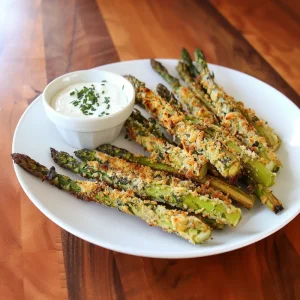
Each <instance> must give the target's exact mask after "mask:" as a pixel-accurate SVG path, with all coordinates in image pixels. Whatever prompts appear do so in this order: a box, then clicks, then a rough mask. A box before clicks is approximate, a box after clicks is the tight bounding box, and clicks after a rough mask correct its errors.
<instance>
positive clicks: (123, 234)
mask: <svg viewBox="0 0 300 300" xmlns="http://www.w3.org/2000/svg"><path fill="white" fill-rule="evenodd" d="M161 61H162V62H163V63H164V65H165V66H166V67H167V68H168V69H169V70H170V71H171V72H172V73H174V75H175V74H176V71H175V66H176V63H177V60H161ZM210 67H211V70H212V71H213V72H214V74H215V76H216V79H217V81H218V82H219V83H220V84H221V85H222V86H225V87H226V91H228V93H229V94H232V95H233V96H235V97H236V98H237V99H240V100H242V101H244V102H245V104H246V106H249V107H251V108H254V109H255V110H256V112H257V113H258V115H259V116H261V117H262V118H264V119H266V120H268V121H269V123H270V125H271V126H272V127H274V128H275V129H276V131H277V132H278V133H279V135H280V136H281V138H282V139H283V144H282V146H281V148H280V149H279V151H278V156H279V157H280V159H281V160H282V162H283V165H284V167H283V168H282V170H280V172H279V174H278V178H277V182H276V184H275V186H274V188H273V191H274V193H275V195H276V196H277V197H278V198H279V199H281V200H282V201H283V203H284V207H285V210H284V211H283V212H281V213H280V214H279V215H275V214H274V213H272V212H271V211H269V210H268V209H267V207H264V206H262V205H260V203H258V201H257V203H256V205H255V207H254V208H253V209H252V210H251V211H247V210H244V209H243V218H242V220H241V222H240V224H239V225H238V227H237V228H236V229H232V228H226V229H225V230H223V231H221V232H217V231H216V232H214V233H213V240H209V241H207V242H206V243H205V244H203V245H192V244H189V243H188V242H187V241H185V240H183V239H181V238H179V237H177V236H176V235H171V234H168V233H165V232H163V231H162V230H161V229H160V228H154V227H149V226H148V225H147V224H146V223H144V222H143V221H141V220H140V219H138V218H136V217H133V216H129V215H125V214H122V213H121V212H119V211H116V210H114V209H111V208H108V207H104V206H101V205H99V204H96V203H88V202H83V201H79V200H77V199H76V198H74V197H73V196H71V195H69V194H67V193H66V192H62V191H60V190H58V189H56V188H54V187H52V186H50V185H49V184H47V183H42V182H41V181H40V180H38V179H36V178H34V177H33V176H31V175H29V174H27V173H26V172H25V171H24V170H22V169H21V168H20V167H19V166H15V171H16V174H17V177H18V179H19V181H20V184H21V186H22V187H23V189H24V191H25V192H26V194H27V195H28V197H29V198H30V199H31V200H32V202H33V203H34V204H35V205H36V206H37V207H38V208H39V209H40V210H41V211H42V212H43V213H44V214H45V215H46V216H47V217H48V218H50V219H51V220H52V221H53V222H55V223H56V224H58V225H59V226H61V227H62V228H64V229H65V230H67V231H69V232H70V233H72V234H74V235H76V236H78V237H80V238H82V239H84V240H87V241H89V242H91V243H93V244H96V245H99V246H102V247H105V248H108V249H111V250H114V251H119V252H123V253H128V254H133V255H140V256H147V257H158V258H188V257H199V256H207V255H213V254H218V253H223V252H227V251H231V250H234V249H237V248H240V247H243V246H246V245H249V244H252V243H254V242H256V241H258V240H260V239H263V238H265V237H266V236H268V235H270V234H271V233H273V232H275V231H277V230H278V229H280V228H282V227H283V226H284V225H286V224H287V223H288V222H290V221H291V220H292V219H293V218H294V217H295V216H296V215H297V214H298V213H299V211H300V185H299V182H300V111H299V109H298V108H297V107H296V106H295V105H294V104H293V103H292V102H291V101H290V100H289V99H287V98H286V97H285V96H284V95H283V94H281V93H280V92H278V91H277V90H275V89H274V88H272V87H271V86H269V85H267V84H265V83H264V82H262V81H260V80H257V79H255V78H253V77H251V76H248V75H246V74H243V73H240V72H238V71H234V70H231V69H228V68H224V67H220V66H215V65H211V66H210ZM99 69H103V70H107V71H111V72H115V73H118V74H121V75H125V74H129V73H130V74H132V75H134V76H136V77H137V78H139V79H141V80H142V81H145V82H146V83H147V86H148V87H149V88H152V89H154V88H155V87H156V85H157V84H158V83H159V82H163V80H162V79H161V78H160V77H159V76H158V75H157V74H156V73H155V72H154V71H153V70H152V69H151V67H150V63H149V60H136V61H128V62H120V63H115V64H110V65H106V66H101V67H99ZM115 145H117V146H120V147H124V148H126V149H128V150H130V151H132V152H136V153H137V152H139V153H144V151H143V150H142V149H141V147H139V146H138V145H137V144H136V143H135V142H129V141H127V140H125V139H124V132H123V133H122V134H121V136H119V138H118V139H117V141H116V142H115ZM49 147H54V148H56V149H57V150H64V151H67V152H70V153H72V152H73V151H74V150H75V149H73V148H72V147H70V146H68V145H67V144H66V143H64V141H63V140H62V139H61V138H60V136H59V134H58V133H57V131H56V129H55V127H54V126H53V124H52V123H50V121H49V120H48V119H47V118H46V115H45V113H44V110H43V107H42V101H41V97H38V98H37V99H36V100H35V101H34V102H33V103H32V104H31V105H30V106H29V107H28V108H27V110H26V111H25V113H24V114H23V116H22V118H21V119H20V121H19V124H18V126H17V128H16V131H15V135H14V140H13V149H12V151H13V152H19V153H24V154H27V155H29V156H31V157H32V158H33V159H35V160H37V161H38V162H40V163H42V164H44V165H46V166H47V167H50V166H52V165H54V163H53V161H52V160H51V157H50V154H49ZM57 170H58V172H61V173H64V174H69V175H70V176H71V177H73V178H75V177H74V175H73V174H71V173H69V172H67V171H66V170H63V169H61V168H59V167H57Z"/></svg>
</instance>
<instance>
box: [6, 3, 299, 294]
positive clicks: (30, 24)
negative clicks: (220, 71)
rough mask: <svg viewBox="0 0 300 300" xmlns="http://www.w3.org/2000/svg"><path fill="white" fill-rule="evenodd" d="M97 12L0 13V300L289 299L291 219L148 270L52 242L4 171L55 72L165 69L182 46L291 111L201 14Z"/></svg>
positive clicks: (237, 44) (204, 9) (69, 7)
mask: <svg viewBox="0 0 300 300" xmlns="http://www.w3.org/2000/svg"><path fill="white" fill-rule="evenodd" d="M97 2H98V5H99V7H100V9H101V12H102V15H101V13H99V10H98V7H97V5H96V3H95V1H93V0H87V1H84V0H69V1H59V0H53V1H52V0H51V1H50V0H42V1H35V0H31V1H21V2H17V1H16V2H14V1H10V0H6V1H1V2H0V8H1V9H0V14H1V13H2V12H4V13H2V17H0V25H1V27H0V28H1V29H0V65H1V70H2V72H1V74H0V81H1V85H0V92H1V95H2V97H1V99H0V108H1V110H0V125H1V126H0V134H1V136H2V137H3V138H2V139H1V140H0V149H1V150H2V149H3V151H1V153H0V154H1V156H0V157H1V158H2V160H1V162H2V168H1V170H2V171H0V190H1V194H0V200H1V204H3V205H1V207H0V214H1V217H2V216H4V218H0V224H1V226H0V228H1V229H0V254H1V257H2V259H1V260H0V281H1V284H0V295H1V296H2V298H5V299H24V298H27V299H64V298H66V297H67V289H66V287H68V290H69V298H70V299H155V300H156V299H169V298H172V299H216V298H217V299H246V300H247V299H299V298H300V292H299V291H300V289H299V286H300V285H299V283H300V277H299V274H300V273H299V267H300V266H299V262H300V260H299V253H300V242H299V237H298V234H297V232H298V228H299V224H300V223H299V222H300V217H297V218H296V219H295V220H294V221H292V222H291V223H290V224H289V225H288V226H286V227H285V228H284V229H283V230H280V231H279V232H277V233H276V234H273V235H272V236H271V237H269V238H267V239H265V240H263V241H261V242H259V243H256V244H255V245H251V246H249V247H246V248H243V249H240V250H236V251H233V252H230V253H225V254H222V255H217V256H212V257H206V258H198V259H188V260H167V259H163V260H161V259H149V258H141V257H134V256H129V255H125V254H120V253H114V252H112V251H109V250H106V249H103V248H100V247H97V246H94V245H92V244H90V243H87V242H85V241H83V240H81V239H79V238H76V237H74V236H73V235H71V234H69V233H67V232H65V231H62V233H61V237H60V232H59V230H58V227H57V226H56V225H54V224H53V223H52V222H51V221H50V220H48V219H46V218H45V217H44V216H43V215H42V214H41V213H39V212H38V211H37V209H36V208H35V207H34V206H33V204H31V202H30V201H29V200H28V199H27V197H26V196H25V195H24V193H23V192H22V191H21V188H20V186H19V185H18V183H17V180H16V178H15V176H14V174H13V170H12V168H11V162H10V160H8V159H7V157H9V154H10V145H11V138H12V134H13V130H14V127H15V125H16V123H17V120H18V119H19V117H20V115H21V113H22V112H23V111H24V110H25V108H26V107H27V105H28V104H29V103H30V102H31V101H32V100H33V99H34V98H35V97H36V95H38V94H39V93H40V92H41V91H42V90H43V88H44V86H45V85H46V83H47V82H49V81H50V80H52V79H53V78H55V77H56V76H59V75H61V74H63V73H65V72H69V71H73V70H79V69H87V68H91V67H95V66H97V65H101V64H105V63H110V62H114V61H117V60H118V59H119V57H120V58H121V59H136V58H144V57H173V58H174V57H178V55H179V52H180V48H181V47H182V46H183V45H184V46H186V47H187V48H188V49H189V50H193V49H194V48H195V47H197V46H201V47H202V48H203V49H204V51H205V53H206V54H207V56H208V59H209V61H210V62H212V63H217V64H221V65H225V66H229V67H232V68H235V69H238V70H241V71H243V72H246V73H249V74H251V75H254V76H256V77H258V78H260V79H262V80H264V81H266V82H268V83H270V84H271V85H273V86H274V87H275V88H277V89H279V90H281V91H283V92H284V93H285V94H286V95H287V96H288V97H290V98H291V99H292V100H293V101H294V102H295V103H298V104H300V101H299V97H298V95H297V94H296V93H295V92H294V90H293V89H292V88H291V87H289V86H288V84H287V83H286V82H285V80H283V79H282V78H281V77H280V75H278V74H277V73H276V72H275V71H274V68H273V66H271V65H270V64H268V63H267V62H266V61H265V60H264V58H263V55H260V53H259V52H257V51H256V50H255V49H254V48H253V47H252V46H251V45H250V43H249V42H248V41H247V40H245V39H244V38H243V37H242V36H241V34H240V33H239V31H238V30H236V29H235V28H233V27H232V26H231V25H230V23H229V22H228V21H227V20H226V19H224V17H222V16H221V14H220V13H218V12H217V11H216V9H215V8H214V7H213V6H211V5H210V4H209V3H207V2H204V1H196V0H194V1H193V0H191V1H180V0H176V1H167V0H166V1H160V2H159V4H158V2H157V1H154V0H152V1H150V0H148V1H146V0H144V1H134V0H126V1H122V5H120V1H118V0H98V1H97ZM289 2H290V1H289ZM4 14H5V15H4ZM15 20H18V22H16V21H15ZM104 20H105V22H104ZM106 26H107V27H108V28H106ZM107 29H108V30H107ZM108 31H109V32H110V34H111V37H112V40H113V43H112V41H111V38H110V36H109V34H108ZM12 36H13V37H14V38H13V39H12V38H11V37H12ZM115 49H116V50H117V52H118V54H117V52H116V50H115ZM118 55H119V57H118ZM12 82H13V83H14V84H13V85H14V86H12ZM12 200H13V201H12ZM61 239H62V240H61ZM62 248H63V252H64V264H65V269H64V268H63V257H62ZM65 273H66V274H65ZM65 277H67V283H66V278H65Z"/></svg>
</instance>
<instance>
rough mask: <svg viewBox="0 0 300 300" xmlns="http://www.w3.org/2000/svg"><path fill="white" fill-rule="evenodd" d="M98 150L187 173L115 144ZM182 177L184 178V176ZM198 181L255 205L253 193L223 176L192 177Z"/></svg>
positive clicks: (157, 168) (234, 198)
mask: <svg viewBox="0 0 300 300" xmlns="http://www.w3.org/2000/svg"><path fill="white" fill-rule="evenodd" d="M97 150H98V151H100V152H104V153H106V154H108V155H110V156H114V157H119V158H124V159H125V160H127V161H129V162H132V163H138V164H141V165H144V166H149V167H150V168H152V169H154V170H160V171H166V172H170V173H172V174H173V175H174V176H177V177H180V178H181V177H182V176H184V177H185V174H184V173H183V172H182V171H181V170H180V169H176V168H174V167H171V166H170V165H168V164H166V163H162V162H158V161H155V160H153V159H151V158H149V157H146V156H143V155H136V154H133V153H131V152H129V151H127V150H125V149H122V148H118V147H116V146H113V145H109V144H105V145H101V146H99V147H97ZM184 177H182V178H184ZM191 179H192V180H194V181H195V182H197V183H201V184H208V185H209V186H211V187H213V188H214V189H217V190H220V191H221V192H223V193H224V194H225V195H228V196H229V197H230V198H231V199H233V200H235V201H237V202H238V203H239V204H241V205H242V206H243V207H245V208H248V209H251V208H252V207H253V202H254V198H253V196H251V195H248V194H247V193H245V192H244V191H243V190H241V189H240V188H238V187H236V186H233V185H231V184H229V183H227V182H225V181H224V180H222V179H221V178H216V177H213V176H210V175H206V176H205V177H204V178H202V179H200V178H199V177H193V178H191Z"/></svg>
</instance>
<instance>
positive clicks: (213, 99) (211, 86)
mask: <svg viewBox="0 0 300 300" xmlns="http://www.w3.org/2000/svg"><path fill="white" fill-rule="evenodd" d="M197 54H198V55H197ZM182 56H183V55H182ZM185 56H186V53H185ZM195 56H196V57H195V59H196V68H197V70H198V72H199V73H200V76H199V77H198V78H200V77H201V79H202V80H199V83H200V84H201V85H200V84H197V80H196V84H195V81H194V79H193V78H191V77H192V76H191V74H190V73H189V69H188V66H187V65H185V64H184V63H182V62H179V63H178V66H177V71H178V73H179V74H180V76H181V78H182V79H183V80H184V81H185V82H186V83H187V84H188V85H189V86H190V87H191V88H192V90H193V91H194V92H195V93H199V94H203V93H204V92H203V91H202V88H203V89H204V90H205V91H206V93H207V94H208V95H209V96H210V98H209V100H207V97H206V99H205V103H206V104H207V105H209V107H210V109H212V110H213V112H214V113H215V114H216V115H217V116H218V118H219V119H220V120H221V122H222V125H223V127H226V128H228V129H229V130H230V132H231V134H233V135H236V136H237V137H238V138H239V139H240V140H241V141H242V142H243V143H244V144H245V146H247V147H249V148H251V149H252V150H253V151H255V152H256V153H257V154H258V155H259V156H260V157H262V158H264V159H265V160H266V161H267V163H268V165H269V167H270V168H271V170H272V171H274V172H276V171H278V170H279V168H280V167H281V166H282V164H281V162H280V160H279V159H278V157H277V156H276V154H275V153H274V152H273V150H272V149H271V148H269V146H268V144H267V142H266V140H265V138H264V137H263V136H260V135H258V134H257V132H256V130H255V128H254V127H253V125H251V124H249V122H248V121H247V119H246V117H245V116H244V115H242V113H241V112H240V111H239V110H238V109H237V107H236V105H235V104H234V103H233V102H232V101H231V100H230V99H229V97H228V96H227V95H226V94H225V93H224V92H223V90H222V89H220V88H219V87H218V86H217V85H216V84H215V83H214V78H213V76H212V75H211V74H210V72H209V71H208V68H207V65H206V64H204V63H203V59H202V58H201V56H200V55H199V53H198V52H197V51H196V52H195ZM199 98H200V99H201V100H203V96H202V97H199Z"/></svg>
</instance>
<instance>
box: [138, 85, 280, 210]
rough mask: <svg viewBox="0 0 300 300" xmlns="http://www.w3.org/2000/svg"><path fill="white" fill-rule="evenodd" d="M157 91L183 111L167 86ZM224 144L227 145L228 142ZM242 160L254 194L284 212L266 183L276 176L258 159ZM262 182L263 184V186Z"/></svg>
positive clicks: (217, 130) (160, 87)
mask: <svg viewBox="0 0 300 300" xmlns="http://www.w3.org/2000/svg"><path fill="white" fill-rule="evenodd" d="M157 90H158V93H159V94H160V95H161V96H163V97H164V98H165V99H166V100H168V101H171V102H172V103H174V105H177V109H178V110H183V107H182V106H181V105H180V103H179V102H178V100H177V99H176V98H175V96H174V95H173V94H172V93H170V92H169V91H168V89H167V88H166V87H165V86H163V85H161V84H160V85H158V87H157ZM176 101H177V104H176ZM140 119H141V117H140ZM145 123H146V122H145V121H144V122H143V124H145ZM212 126H213V128H214V130H215V132H218V133H219V135H218V136H219V138H220V137H221V135H222V132H223V131H221V130H219V129H216V127H217V126H215V125H212ZM157 130H158V129H157ZM233 143H234V145H236V147H237V145H238V141H235V140H234V139H232V138H231V140H230V144H231V145H233ZM224 144H226V142H225V143H224ZM230 144H229V143H227V144H226V145H227V146H228V147H229V148H231V146H230ZM241 159H242V161H243V162H244V163H245V167H244V170H243V172H244V173H245V174H246V177H245V176H244V178H245V179H246V183H247V184H248V185H251V186H252V187H253V191H254V194H255V195H256V196H257V197H258V198H259V199H260V200H261V202H262V203H263V204H265V205H267V206H268V208H269V209H271V210H272V211H274V212H275V213H278V212H280V211H281V210H283V205H282V203H281V202H280V201H279V200H278V199H277V198H276V197H275V196H274V195H273V193H272V192H271V191H270V190H269V189H268V188H267V187H268V186H269V185H268V184H266V182H267V181H268V180H270V179H271V178H272V177H273V178H274V179H275V174H273V173H272V172H270V171H269V170H268V169H266V168H265V167H264V166H263V165H261V163H260V162H258V161H256V159H253V158H252V161H251V162H250V163H249V161H248V160H245V156H243V157H241ZM255 163H256V166H259V168H258V169H259V170H262V172H263V174H264V177H262V178H264V179H265V181H261V179H260V178H261V177H260V176H257V172H255V168H253V167H252V165H253V164H255ZM268 174H269V175H268ZM261 182H262V183H263V184H261ZM235 200H236V199H235ZM237 201H238V202H239V200H237Z"/></svg>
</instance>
